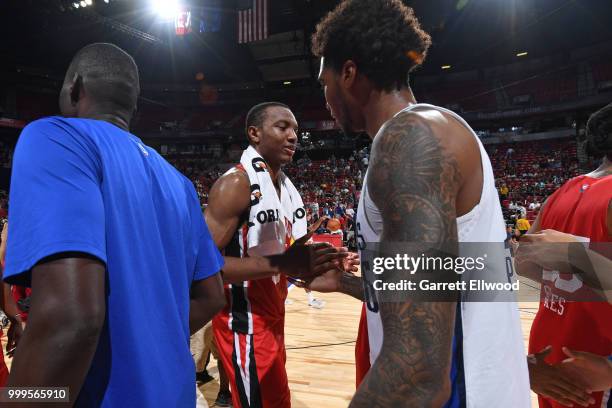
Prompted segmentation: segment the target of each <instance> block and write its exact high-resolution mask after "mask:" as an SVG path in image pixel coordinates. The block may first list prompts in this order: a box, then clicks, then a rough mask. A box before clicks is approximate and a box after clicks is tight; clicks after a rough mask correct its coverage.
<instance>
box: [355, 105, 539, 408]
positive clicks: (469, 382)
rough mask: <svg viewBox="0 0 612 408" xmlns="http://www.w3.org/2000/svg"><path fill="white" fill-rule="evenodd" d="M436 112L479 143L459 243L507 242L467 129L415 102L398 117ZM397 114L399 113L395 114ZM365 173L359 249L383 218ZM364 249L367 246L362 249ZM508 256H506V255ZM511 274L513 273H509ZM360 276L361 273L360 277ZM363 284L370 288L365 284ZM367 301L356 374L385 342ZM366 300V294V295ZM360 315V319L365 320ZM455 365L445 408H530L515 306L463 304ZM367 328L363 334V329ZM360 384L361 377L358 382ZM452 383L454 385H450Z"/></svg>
mask: <svg viewBox="0 0 612 408" xmlns="http://www.w3.org/2000/svg"><path fill="white" fill-rule="evenodd" d="M422 109H427V110H431V109H435V110H438V111H441V112H444V113H446V114H448V115H451V116H452V117H453V118H455V119H456V120H458V121H459V122H460V123H462V124H463V125H464V126H465V127H466V128H467V129H469V130H470V132H471V133H472V134H473V136H474V138H475V139H476V141H477V142H478V146H479V148H480V157H481V161H482V169H483V188H482V195H481V198H480V202H479V204H478V205H476V206H475V207H474V208H473V209H472V210H471V211H470V212H469V213H467V214H465V215H463V216H461V217H458V218H457V232H458V236H459V241H460V242H474V243H478V242H482V243H490V242H498V243H502V246H503V242H504V240H505V238H506V232H505V225H504V220H503V216H502V211H501V205H500V202H499V197H498V195H497V190H496V188H495V180H494V177H493V169H492V167H491V162H490V161H489V157H488V155H487V153H486V151H485V149H484V147H483V145H482V143H481V142H480V140H479V139H478V137H477V136H476V134H475V133H474V131H473V130H472V129H471V128H470V126H469V125H468V124H467V123H466V122H465V121H464V120H463V119H462V118H461V117H459V116H458V115H457V114H455V113H454V112H452V111H449V110H447V109H444V108H440V107H437V106H432V105H427V104H415V105H411V106H409V107H407V108H406V109H404V110H403V111H401V112H399V113H398V115H399V114H401V113H403V112H407V111H412V110H422ZM396 116H397V115H396ZM367 178H368V175H367V173H366V175H365V178H364V182H363V189H362V192H361V198H360V201H359V208H358V210H357V235H358V238H359V240H360V241H361V242H360V244H361V248H360V249H361V250H363V249H367V244H368V243H375V242H379V241H380V235H381V233H382V216H381V213H380V211H379V209H378V208H377V206H376V204H374V202H373V201H372V199H371V198H370V196H369V193H368V188H367ZM363 246H365V248H364V247H363ZM508 255H509V254H508ZM488 269H490V271H488V273H489V272H490V273H491V274H494V275H500V276H507V273H508V271H507V269H506V265H505V264H501V263H500V265H493V266H491V265H489V268H488ZM512 273H513V272H512ZM363 275H364V274H363V273H362V276H363ZM365 284H366V285H369V284H368V283H367V282H366V283H365ZM367 292H369V293H371V294H374V295H373V296H370V297H374V298H369V299H367V300H366V302H365V308H366V312H367V313H366V314H365V315H366V316H367V317H366V320H367V324H363V323H364V322H363V321H362V322H361V324H360V333H359V337H358V342H357V345H356V359H357V372H358V375H359V374H361V375H363V374H364V373H365V372H366V368H367V362H368V361H367V360H369V363H370V364H373V363H374V361H375V360H376V358H377V357H378V354H379V353H380V349H381V346H382V342H383V329H382V322H381V319H380V314H379V312H378V305H377V299H375V297H376V296H375V291H374V290H371V291H366V293H367ZM366 297H368V296H366ZM363 316H364V315H363V314H362V318H363ZM456 321H457V322H458V325H457V327H456V329H455V340H454V341H455V343H454V344H455V345H456V350H458V352H456V353H453V367H456V368H457V370H460V371H462V372H460V373H457V375H456V376H455V378H457V381H461V382H462V383H461V384H455V383H453V387H454V388H456V389H457V390H458V392H456V393H455V392H453V396H452V397H451V399H453V401H449V403H448V404H449V405H448V406H462V407H508V408H523V407H529V406H530V394H529V376H528V371H527V364H526V356H525V351H524V347H523V336H522V332H521V323H520V318H519V314H518V307H517V304H516V303H515V302H488V303H487V302H461V303H460V304H459V307H458V316H457V318H456ZM366 328H367V333H365V330H366ZM357 382H358V383H359V382H360V378H358V379H357ZM454 382H455V381H454Z"/></svg>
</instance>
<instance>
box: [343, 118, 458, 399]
mask: <svg viewBox="0 0 612 408" xmlns="http://www.w3.org/2000/svg"><path fill="white" fill-rule="evenodd" d="M459 184H460V174H459V169H458V164H457V162H456V160H455V159H454V157H453V156H452V155H451V154H450V153H449V152H448V151H447V150H446V149H445V147H444V146H443V145H442V143H441V139H440V137H439V135H436V134H435V132H434V131H432V129H431V128H430V126H429V125H428V123H427V121H426V120H424V119H423V118H422V117H421V116H420V115H418V114H415V113H403V114H400V115H398V116H397V117H396V118H394V119H393V120H392V121H391V122H390V123H388V125H387V126H386V127H385V128H383V129H382V130H381V132H380V133H379V134H378V135H377V137H376V138H375V140H374V144H373V146H372V155H371V160H370V168H369V170H368V181H367V188H368V193H369V194H370V197H371V198H372V200H373V201H374V203H375V204H376V206H377V207H378V209H379V210H380V212H381V214H382V218H383V232H382V236H381V239H380V248H379V251H380V253H386V252H385V251H387V252H389V253H390V252H391V250H392V249H394V248H397V246H396V244H397V243H399V242H402V243H404V242H405V243H417V244H418V245H420V244H423V243H424V244H425V246H427V247H429V248H432V247H433V248H441V247H443V246H445V245H451V246H452V245H456V244H457V225H456V209H455V200H456V195H457V191H458V188H459ZM419 252H420V251H419ZM408 255H409V256H410V255H411V254H408ZM412 255H415V256H418V255H417V254H415V253H413V254H412ZM395 272H396V274H395V276H399V277H405V278H406V279H411V277H410V276H409V275H410V272H408V271H406V272H402V271H395ZM404 273H405V276H404ZM412 279H414V277H412ZM379 306H380V316H381V320H382V326H383V344H382V349H381V352H380V354H379V356H378V358H377V360H376V362H375V363H374V365H373V366H372V368H371V369H370V372H369V373H368V375H367V376H366V378H365V379H364V381H363V383H362V384H361V386H360V387H359V389H358V390H357V393H356V394H355V397H354V398H353V401H352V402H351V405H350V406H351V407H353V408H355V407H430V406H442V405H443V404H444V403H445V402H446V401H447V400H448V397H449V390H450V362H451V347H452V337H453V329H454V319H455V311H456V303H455V302H433V301H431V302H425V301H417V300H413V301H397V302H380V303H379Z"/></svg>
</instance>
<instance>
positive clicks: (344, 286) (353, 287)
mask: <svg viewBox="0 0 612 408" xmlns="http://www.w3.org/2000/svg"><path fill="white" fill-rule="evenodd" d="M339 292H341V293H344V294H345V295H349V296H352V297H354V298H355V299H358V300H361V301H362V302H364V301H365V296H364V293H363V280H362V278H361V277H359V276H355V275H353V274H351V273H347V272H344V273H343V274H342V277H341V278H340V290H339Z"/></svg>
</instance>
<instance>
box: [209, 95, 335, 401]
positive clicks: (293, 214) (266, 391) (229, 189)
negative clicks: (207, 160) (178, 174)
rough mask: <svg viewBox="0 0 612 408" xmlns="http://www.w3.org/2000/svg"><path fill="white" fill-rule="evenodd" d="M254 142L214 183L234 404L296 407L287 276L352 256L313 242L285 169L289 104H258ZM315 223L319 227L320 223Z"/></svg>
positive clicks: (212, 218) (212, 215)
mask: <svg viewBox="0 0 612 408" xmlns="http://www.w3.org/2000/svg"><path fill="white" fill-rule="evenodd" d="M246 133H247V137H248V139H249V144H250V145H249V147H248V148H247V149H246V150H245V151H244V152H243V154H242V158H241V160H240V164H239V165H237V166H236V167H234V168H232V169H230V170H229V171H228V172H227V173H225V174H224V175H223V176H221V177H220V178H219V180H217V182H216V183H215V184H214V185H213V187H212V189H211V191H210V195H209V202H208V207H207V209H206V213H205V214H206V220H207V223H208V225H209V227H210V231H211V234H212V237H213V239H214V240H215V243H216V244H217V246H218V247H219V248H220V249H224V250H225V266H224V267H223V279H224V281H225V283H226V285H225V292H226V297H227V300H228V303H227V307H226V308H225V309H224V310H223V311H222V312H221V313H219V314H218V315H217V316H216V317H215V318H214V319H213V330H214V333H215V339H216V340H217V346H218V349H219V353H220V355H221V360H222V361H223V366H224V367H225V369H226V371H227V372H228V376H229V379H230V384H231V388H232V400H233V403H234V407H242V408H248V407H266V408H268V407H270V408H281V407H289V406H290V405H291V399H290V395H289V386H288V382H287V373H286V370H285V361H286V355H285V354H286V353H285V340H284V328H285V299H286V298H287V276H288V277H290V278H292V279H306V278H309V277H313V276H316V275H317V274H320V273H323V272H325V271H327V270H330V269H332V268H335V265H336V263H335V261H337V260H339V259H340V258H343V257H346V256H347V254H346V251H345V250H341V251H337V250H336V249H334V248H332V247H331V246H330V245H327V244H313V245H308V246H304V245H292V246H290V245H291V243H292V242H293V241H297V243H299V244H301V243H305V242H306V241H307V240H308V239H309V238H310V235H312V232H313V231H314V230H313V229H312V228H311V231H310V232H307V228H306V211H305V209H304V205H303V203H302V199H301V197H300V195H299V193H298V192H297V190H296V189H295V187H294V186H293V184H292V183H291V181H290V180H289V179H288V178H287V176H285V174H284V173H283V172H282V170H281V166H282V165H283V164H286V163H289V162H290V161H291V160H292V157H293V154H294V153H295V149H296V143H297V122H296V120H295V117H294V116H293V113H292V112H291V110H290V109H289V107H288V106H287V105H284V104H281V103H277V102H267V103H262V104H259V105H256V106H254V107H253V108H251V110H250V111H249V113H248V115H247V118H246ZM315 227H317V226H316V225H315Z"/></svg>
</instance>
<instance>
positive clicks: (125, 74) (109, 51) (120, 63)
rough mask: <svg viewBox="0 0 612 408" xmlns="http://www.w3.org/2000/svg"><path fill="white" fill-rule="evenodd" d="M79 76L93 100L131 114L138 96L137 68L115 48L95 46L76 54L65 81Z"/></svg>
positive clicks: (92, 45) (128, 56) (132, 61)
mask: <svg viewBox="0 0 612 408" xmlns="http://www.w3.org/2000/svg"><path fill="white" fill-rule="evenodd" d="M76 73H78V74H79V75H81V76H82V77H83V82H84V83H85V86H86V88H87V90H88V92H90V94H91V96H92V98H93V99H94V100H95V101H96V102H99V103H104V104H109V105H111V106H114V107H116V108H118V109H121V110H125V111H126V112H129V113H131V112H133V110H134V109H135V108H136V103H137V101H138V95H139V94H140V82H139V76H138V67H137V66H136V62H135V61H134V59H133V58H132V57H131V56H130V54H128V53H127V52H125V51H124V50H122V49H121V48H119V47H117V46H116V45H114V44H109V43H94V44H90V45H88V46H86V47H84V48H82V49H81V50H79V52H77V53H76V55H75V56H74V58H73V59H72V62H71V63H70V66H69V67H68V71H67V72H66V79H67V80H71V79H72V78H73V77H74V75H75V74H76Z"/></svg>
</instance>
